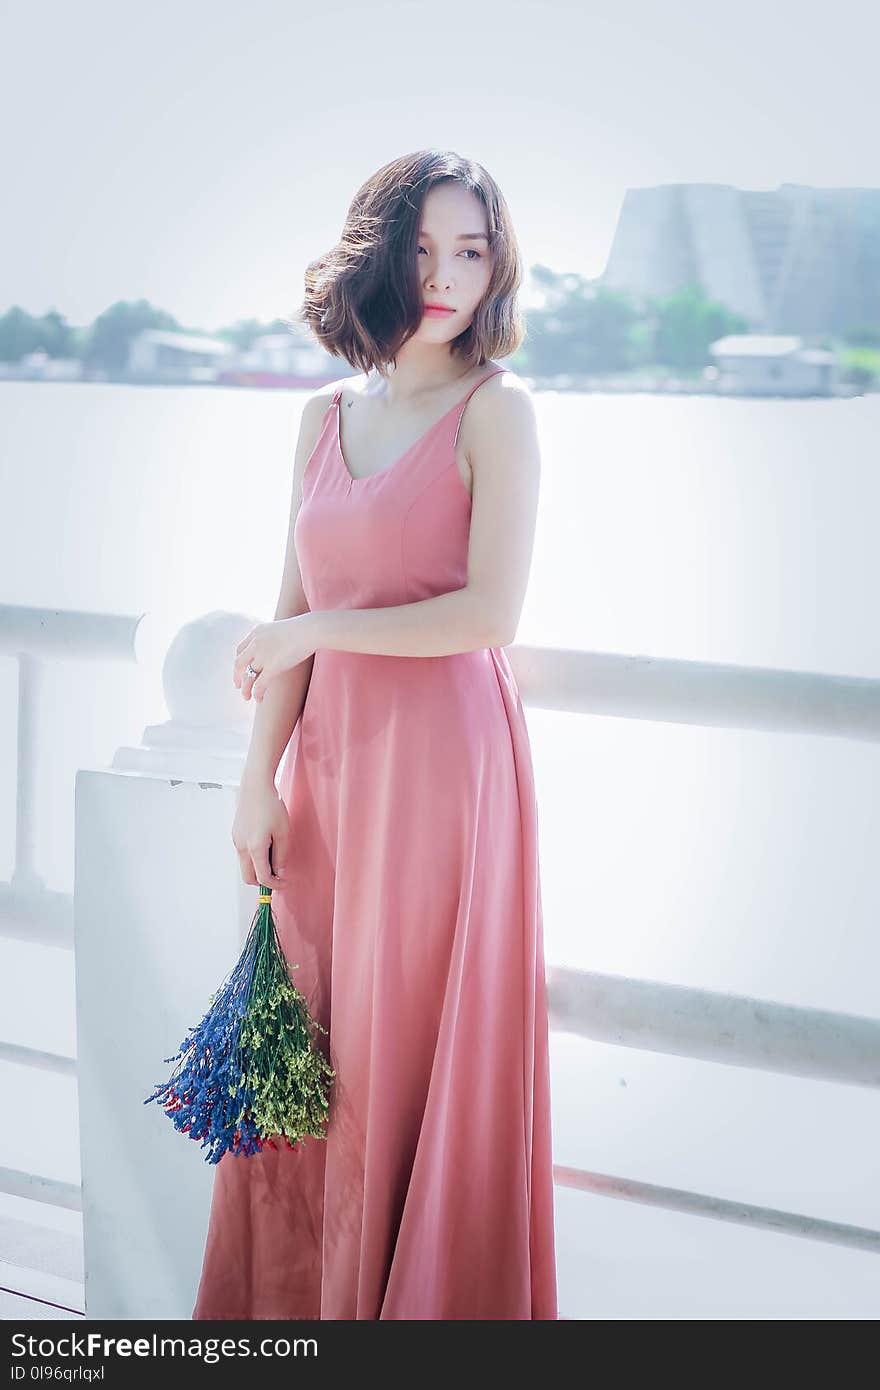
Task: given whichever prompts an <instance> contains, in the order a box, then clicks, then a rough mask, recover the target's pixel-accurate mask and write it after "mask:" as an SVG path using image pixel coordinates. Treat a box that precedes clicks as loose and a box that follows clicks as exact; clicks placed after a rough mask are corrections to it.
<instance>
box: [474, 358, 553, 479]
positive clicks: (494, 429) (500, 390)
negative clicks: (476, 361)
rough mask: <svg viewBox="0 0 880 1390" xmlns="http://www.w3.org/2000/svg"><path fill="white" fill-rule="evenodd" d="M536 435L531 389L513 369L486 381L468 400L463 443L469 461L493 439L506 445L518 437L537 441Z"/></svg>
mask: <svg viewBox="0 0 880 1390" xmlns="http://www.w3.org/2000/svg"><path fill="white" fill-rule="evenodd" d="M495 365H498V364H495ZM535 434H536V416H535V403H534V399H533V395H532V391H531V388H530V387H529V385H528V383H527V382H525V381H524V380H523V378H522V377H521V376H518V375H517V373H516V372H514V371H511V370H510V368H509V367H507V368H505V370H504V371H503V372H496V374H495V375H494V376H492V377H490V378H489V379H488V381H485V382H484V383H483V384H482V385H481V386H480V388H479V390H477V391H475V392H474V394H473V395H472V397H471V399H470V400H469V401H468V406H467V410H466V411H465V418H464V421H463V423H462V444H463V446H464V448H465V450H466V452H467V455H468V458H469V459H470V458H471V456H472V454H476V453H479V452H481V450H482V447H483V446H484V445H486V444H489V443H490V442H491V441H493V440H496V441H498V440H503V441H504V443H505V444H506V443H507V442H508V441H509V440H510V439H512V438H514V437H515V436H517V435H524V436H525V437H526V438H534V437H535Z"/></svg>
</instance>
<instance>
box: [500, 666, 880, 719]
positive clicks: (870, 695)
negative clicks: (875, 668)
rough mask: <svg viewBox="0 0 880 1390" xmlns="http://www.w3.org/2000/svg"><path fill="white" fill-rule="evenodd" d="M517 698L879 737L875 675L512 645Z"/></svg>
mask: <svg viewBox="0 0 880 1390" xmlns="http://www.w3.org/2000/svg"><path fill="white" fill-rule="evenodd" d="M508 655H509V658H510V664H511V667H512V669H513V672H514V676H515V678H516V682H517V685H518V687H519V691H520V695H521V696H522V701H523V704H524V705H534V706H536V707H537V708H538V709H553V710H563V711H566V712H568V713H572V714H604V715H612V716H614V717H616V718H621V719H652V720H660V721H667V722H670V723H674V724H696V725H701V726H708V727H711V728H722V729H757V730H764V731H767V732H771V733H793V734H824V735H829V736H832V737H836V738H848V739H857V740H863V741H866V742H870V743H876V742H877V741H878V740H880V680H874V679H872V678H868V677H864V676H836V675H828V674H826V673H824V672H820V671H798V670H787V669H785V668H781V667H772V666H741V665H734V664H730V663H723V662H709V661H686V660H679V659H676V658H672V657H654V656H644V655H641V654H639V655H626V654H623V653H617V652H590V651H580V650H577V649H574V648H572V649H567V648H561V647H529V646H519V645H513V646H511V647H510V648H509V649H508Z"/></svg>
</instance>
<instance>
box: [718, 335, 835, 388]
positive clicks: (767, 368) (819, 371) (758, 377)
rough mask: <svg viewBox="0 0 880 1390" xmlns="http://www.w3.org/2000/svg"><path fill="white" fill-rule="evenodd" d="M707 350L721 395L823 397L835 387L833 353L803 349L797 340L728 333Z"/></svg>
mask: <svg viewBox="0 0 880 1390" xmlns="http://www.w3.org/2000/svg"><path fill="white" fill-rule="evenodd" d="M709 351H710V353H711V354H712V357H713V358H714V359H715V367H716V370H717V374H718V375H717V380H716V386H717V390H718V392H719V394H721V395H744V396H826V395H832V394H833V393H834V391H835V388H836V387H837V385H838V369H837V363H836V359H835V356H834V353H833V352H826V351H824V350H822V349H820V348H806V347H804V345H803V340H802V339H801V338H798V337H793V336H784V335H781V334H780V335H771V334H757V333H732V334H728V335H727V337H724V338H716V340H715V342H714V343H712V344H711V345H710V347H709Z"/></svg>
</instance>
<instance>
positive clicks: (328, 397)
mask: <svg viewBox="0 0 880 1390" xmlns="http://www.w3.org/2000/svg"><path fill="white" fill-rule="evenodd" d="M362 380H363V377H362V376H358V377H352V376H341V377H338V378H337V380H336V381H328V382H326V383H325V384H324V385H323V386H319V387H318V389H317V390H316V391H312V392H311V393H310V394H309V395H308V396H307V397H306V401H305V404H304V406H303V409H302V416H303V420H306V419H307V418H317V419H320V418H321V416H322V415H323V414H324V412H325V411H326V410H327V407H328V406H329V405H330V402H331V401H332V399H333V397H334V396H335V395H336V392H337V391H338V390H339V389H340V388H341V387H344V386H346V385H348V383H349V382H355V381H362Z"/></svg>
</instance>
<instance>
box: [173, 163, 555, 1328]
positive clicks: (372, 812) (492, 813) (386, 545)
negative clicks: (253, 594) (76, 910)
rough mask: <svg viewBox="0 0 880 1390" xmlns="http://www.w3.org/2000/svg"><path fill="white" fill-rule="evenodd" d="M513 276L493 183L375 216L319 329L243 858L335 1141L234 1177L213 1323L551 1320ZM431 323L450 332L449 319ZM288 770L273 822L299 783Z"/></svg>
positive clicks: (228, 1174)
mask: <svg viewBox="0 0 880 1390" xmlns="http://www.w3.org/2000/svg"><path fill="white" fill-rule="evenodd" d="M520 280H521V264H520V259H519V252H518V248H517V244H516V240H515V237H514V233H513V230H512V227H511V223H510V218H509V213H508V211H507V207H506V204H505V202H504V199H503V197H502V195H501V193H500V191H499V189H498V188H497V186H496V185H495V183H494V182H493V180H492V179H491V178H490V177H489V175H488V174H487V173H486V171H485V170H484V169H483V168H482V167H481V166H480V165H478V164H474V163H472V162H471V161H469V160H464V159H461V158H459V157H458V156H457V155H454V154H447V153H443V152H438V151H433V150H431V151H421V152H419V153H416V154H413V155H408V156H405V157H403V158H401V159H398V160H395V161H393V162H392V163H391V164H388V165H386V166H385V167H384V168H383V169H381V170H379V172H378V173H377V174H375V175H374V176H373V177H372V178H371V179H369V180H368V181H367V183H366V184H364V186H363V188H361V189H360V191H359V192H358V194H357V195H356V197H355V199H354V201H353V203H352V205H351V207H350V209H349V212H348V217H347V221H346V225H345V228H344V230H343V234H342V238H341V240H340V242H339V244H338V246H336V247H335V248H334V250H333V251H331V252H330V253H329V254H328V255H327V256H325V257H323V258H321V259H320V260H318V261H316V262H314V263H313V264H312V265H310V266H309V268H308V271H307V274H306V295H305V301H304V304H303V306H302V309H301V310H300V317H301V318H302V319H304V320H305V321H306V322H307V323H308V324H309V325H310V326H311V328H312V330H313V332H314V333H315V335H316V337H317V338H318V340H319V341H320V342H321V343H322V344H323V345H324V347H326V348H327V349H328V350H329V351H330V352H331V353H333V354H334V355H336V356H341V357H343V358H345V360H346V361H348V362H349V363H350V364H351V365H352V366H354V367H357V368H360V369H361V375H360V376H355V377H351V376H348V377H344V378H342V379H341V380H340V381H339V382H337V383H335V384H334V386H333V387H328V388H327V389H326V390H321V391H318V392H316V393H315V394H314V395H313V396H312V397H311V398H310V400H309V401H308V402H307V404H306V406H305V408H304V410H303V414H302V423H301V426H300V435H299V443H298V446H297V450H296V458H295V462H294V479H293V500H292V506H291V516H290V529H289V535H288V544H287V555H286V560H285V566H284V574H283V579H282V584H281V592H280V596H279V599H278V605H277V608H276V613H275V620H274V621H273V622H271V623H262V624H260V625H258V626H257V627H255V628H254V629H253V630H252V631H251V632H250V633H249V634H248V636H247V637H246V638H245V639H244V640H243V641H242V642H241V643H240V644H239V646H238V649H237V652H236V656H235V662H234V671H233V679H234V681H235V684H236V686H238V687H239V688H240V690H241V693H242V696H243V697H244V698H245V699H249V698H251V697H253V699H254V700H255V701H256V702H257V704H258V706H259V707H258V709H257V710H256V712H255V718H254V726H253V734H252V739H251V744H250V749H249V752H248V757H247V762H246V766H245V770H244V774H243V776H242V781H241V788H240V795H239V801H238V807H237V813H236V817H235V824H234V826H233V841H234V843H235V846H236V849H237V850H238V853H239V857H240V860H241V871H242V877H243V879H244V881H245V882H246V883H250V884H255V885H256V884H259V883H262V884H265V885H266V886H268V887H271V888H272V890H273V893H272V908H273V912H274V915H275V918H276V923H277V927H278V934H279V938H280V941H281V944H282V947H283V949H284V951H285V954H286V955H287V958H288V960H289V961H290V962H291V965H293V964H294V963H295V964H296V967H297V968H296V970H295V972H294V976H293V978H294V981H295V983H296V984H297V986H298V988H299V989H300V990H301V991H302V992H303V994H304V995H305V996H306V998H307V1000H308V1003H309V1007H310V1010H311V1012H312V1016H313V1017H314V1018H315V1019H316V1020H317V1021H318V1022H319V1023H320V1024H321V1025H322V1027H323V1028H326V1029H327V1034H326V1038H325V1035H324V1034H322V1033H320V1032H318V1033H316V1039H317V1043H318V1045H319V1046H321V1047H323V1048H324V1055H325V1056H327V1058H328V1060H329V1062H330V1065H331V1066H332V1067H333V1069H334V1072H335V1077H334V1080H333V1082H332V1085H331V1088H330V1093H329V1099H330V1114H329V1121H328V1125H327V1130H326V1136H325V1138H324V1139H313V1138H305V1139H304V1140H302V1141H301V1142H300V1143H299V1144H298V1145H297V1146H296V1147H295V1148H291V1147H290V1146H289V1145H287V1144H284V1143H282V1144H281V1145H280V1146H279V1147H277V1148H276V1147H275V1146H274V1144H268V1145H267V1146H266V1147H265V1148H264V1149H263V1150H261V1151H260V1152H259V1153H258V1154H255V1155H253V1156H252V1157H250V1158H242V1157H240V1156H234V1155H231V1154H226V1155H224V1157H223V1158H222V1159H221V1161H220V1163H219V1164H218V1165H217V1168H216V1173H215V1185H214V1194H213V1200H212V1206H211V1215H210V1224H209V1228H208V1236H207V1243H206V1249H205V1257H204V1264H203V1268H202V1275H201V1281H200V1285H199V1290H198V1295H197V1300H196V1306H195V1309H194V1311H193V1318H199V1319H206V1318H229V1319H234V1318H245V1319H248V1318H252V1319H256V1318H275V1319H288V1318H290V1319H332V1318H335V1319H365V1318H366V1319H378V1318H385V1319H389V1318H399V1319H403V1318H408V1319H413V1318H420V1319H426V1318H431V1319H435V1318H436V1319H450V1318H456V1319H457V1318H470V1319H502V1318H504V1319H513V1318H530V1319H532V1318H542V1319H555V1318H556V1317H557V1308H556V1271H555V1254H554V1229H553V1177H552V1163H551V1131H550V1089H549V1061H548V1021H547V1006H546V997H545V979H544V956H543V928H542V918H541V895H540V879H539V866H538V851H537V847H538V826H537V808H536V802H535V790H534V781H533V773H532V763H531V756H530V748H529V742H528V733H527V729H526V724H525V718H524V715H523V709H522V705H521V702H520V697H519V693H518V690H517V687H516V683H515V681H514V678H513V674H512V671H511V668H510V665H509V663H508V661H507V658H506V656H505V654H504V651H503V647H504V645H505V644H507V643H510V642H511V641H512V640H513V638H514V634H515V631H516V627H517V622H518V620H519V615H520V609H521V606H522V602H523V597H524V595H525V591H526V584H527V579H528V571H529V565H530V561H531V552H532V544H533V537H534V529H535V517H536V510H537V501H538V489H539V472H540V458H539V449H538V441H537V431H536V427H535V416H534V408H533V404H532V400H531V397H530V395H529V392H528V390H527V389H526V387H525V385H524V384H523V383H522V382H521V381H520V380H519V379H518V378H517V377H516V376H515V375H514V374H513V373H512V372H510V371H508V370H507V369H505V368H504V367H500V366H499V365H498V364H497V363H496V362H495V361H494V360H492V359H493V358H494V357H495V356H496V355H498V356H504V355H507V354H509V353H511V352H512V351H514V350H515V349H516V348H517V347H518V346H519V345H520V343H521V342H522V340H523V337H524V330H523V327H522V321H521V318H520V316H519V312H518V309H517V306H516V292H517V289H518V287H519V284H520ZM434 306H436V307H434ZM285 750H286V752H287V756H286V758H285V762H284V767H283V770H282V775H281V778H280V783H279V788H278V792H276V787H275V777H276V772H277V768H278V765H279V762H280V759H281V757H282V755H283V754H284V752H285Z"/></svg>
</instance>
